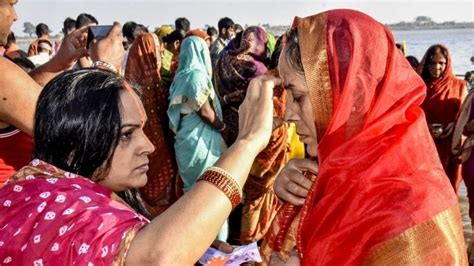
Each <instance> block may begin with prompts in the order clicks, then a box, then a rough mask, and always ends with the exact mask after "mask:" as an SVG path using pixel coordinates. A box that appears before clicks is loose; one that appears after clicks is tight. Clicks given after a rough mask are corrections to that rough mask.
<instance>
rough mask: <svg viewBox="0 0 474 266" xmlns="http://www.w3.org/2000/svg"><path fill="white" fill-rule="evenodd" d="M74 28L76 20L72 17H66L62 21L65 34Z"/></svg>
mask: <svg viewBox="0 0 474 266" xmlns="http://www.w3.org/2000/svg"><path fill="white" fill-rule="evenodd" d="M75 28H76V21H75V20H74V19H72V18H69V17H68V18H66V19H65V20H64V22H63V33H64V36H66V34H67V32H68V31H70V30H74V29H75Z"/></svg>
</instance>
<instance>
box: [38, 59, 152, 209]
mask: <svg viewBox="0 0 474 266" xmlns="http://www.w3.org/2000/svg"><path fill="white" fill-rule="evenodd" d="M125 84H126V81H125V79H124V78H123V77H121V76H119V75H117V74H115V73H112V72H108V71H104V70H98V69H91V68H86V69H80V70H70V71H66V72H64V73H62V74H59V75H58V76H56V77H55V78H54V79H53V80H51V81H50V82H49V83H48V84H46V86H45V87H44V89H43V90H42V91H41V93H40V96H39V98H38V103H37V106H36V113H35V127H34V133H35V136H34V142H35V147H34V152H33V156H34V158H38V159H40V160H43V161H45V162H48V163H50V164H52V165H54V166H56V167H59V168H61V169H63V170H65V171H68V172H71V173H76V174H79V175H81V176H84V177H86V178H91V177H92V176H93V174H94V173H96V171H97V170H99V169H100V170H104V171H108V170H109V169H110V166H111V161H112V158H113V155H114V151H115V148H116V147H117V145H118V142H119V137H120V128H121V126H122V121H121V112H120V110H121V103H120V92H121V91H122V90H124V89H125V87H124V86H125ZM130 86H131V85H130ZM131 87H132V88H133V89H134V90H135V92H137V94H139V91H138V90H137V89H136V88H135V87H134V86H131ZM101 167H105V169H102V168H101ZM137 193H138V192H137V190H136V189H134V190H131V191H124V192H120V193H118V194H119V195H120V196H122V198H123V199H124V200H125V201H126V202H127V203H128V204H129V205H130V206H131V207H133V208H134V209H135V210H136V211H137V212H140V213H142V214H144V215H145V216H148V215H149V214H148V213H147V212H146V210H145V208H144V207H143V206H142V205H141V203H140V200H139V199H138V198H137V197H136V196H137V195H138V194H137Z"/></svg>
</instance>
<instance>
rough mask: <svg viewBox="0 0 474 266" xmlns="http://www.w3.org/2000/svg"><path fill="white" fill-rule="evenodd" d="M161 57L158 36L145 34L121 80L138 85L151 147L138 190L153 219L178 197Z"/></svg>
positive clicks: (134, 48)
mask: <svg viewBox="0 0 474 266" xmlns="http://www.w3.org/2000/svg"><path fill="white" fill-rule="evenodd" d="M160 67H161V54H160V42H159V40H158V37H156V35H155V34H152V33H145V34H142V35H140V36H138V38H137V39H136V40H135V41H134V42H133V45H132V46H131V47H130V52H129V55H128V60H127V68H126V72H125V77H126V78H127V79H129V80H131V81H133V82H135V83H137V84H139V85H140V87H141V89H142V93H143V95H142V100H143V106H144V107H145V111H146V113H147V116H148V122H147V123H146V125H145V128H144V131H145V134H146V135H147V137H148V138H149V139H150V141H151V142H152V143H153V145H154V146H155V151H154V152H153V153H152V154H151V155H149V156H148V158H149V160H150V164H149V166H150V169H149V170H148V182H147V184H146V185H145V186H144V187H143V188H141V189H140V193H141V196H142V197H143V199H144V201H145V203H146V205H147V209H148V210H149V211H150V213H151V214H152V215H153V216H158V215H159V214H160V213H162V212H163V211H165V210H166V209H167V208H168V207H169V206H171V204H172V203H173V202H175V201H176V199H177V198H178V197H179V196H180V195H181V194H182V192H181V191H180V189H179V186H177V181H178V178H177V175H178V168H177V165H176V161H175V156H174V149H173V142H174V141H173V135H172V133H171V132H170V130H169V127H168V116H167V114H166V111H167V109H168V95H169V92H168V90H167V89H165V88H164V87H163V86H162V84H161V77H160Z"/></svg>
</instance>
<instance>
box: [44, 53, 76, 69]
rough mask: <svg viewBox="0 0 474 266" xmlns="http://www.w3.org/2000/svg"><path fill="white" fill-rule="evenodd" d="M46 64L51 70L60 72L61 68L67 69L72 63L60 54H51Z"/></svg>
mask: <svg viewBox="0 0 474 266" xmlns="http://www.w3.org/2000/svg"><path fill="white" fill-rule="evenodd" d="M46 64H48V68H49V69H50V71H51V72H61V71H63V70H66V69H69V68H71V67H72V66H73V65H74V61H73V62H69V61H68V62H66V61H65V60H64V59H62V58H61V57H60V56H53V58H51V59H50V60H49V61H48V62H47V63H46Z"/></svg>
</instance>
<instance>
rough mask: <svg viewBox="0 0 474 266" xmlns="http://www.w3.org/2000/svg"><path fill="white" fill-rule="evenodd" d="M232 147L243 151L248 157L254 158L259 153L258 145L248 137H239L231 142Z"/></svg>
mask: <svg viewBox="0 0 474 266" xmlns="http://www.w3.org/2000/svg"><path fill="white" fill-rule="evenodd" d="M232 147H233V149H235V150H238V151H243V152H244V153H245V154H247V155H248V158H255V157H257V155H258V154H259V153H260V149H259V145H258V144H257V143H256V142H255V141H252V140H249V139H239V138H237V140H236V141H235V142H234V143H233V144H232Z"/></svg>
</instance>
